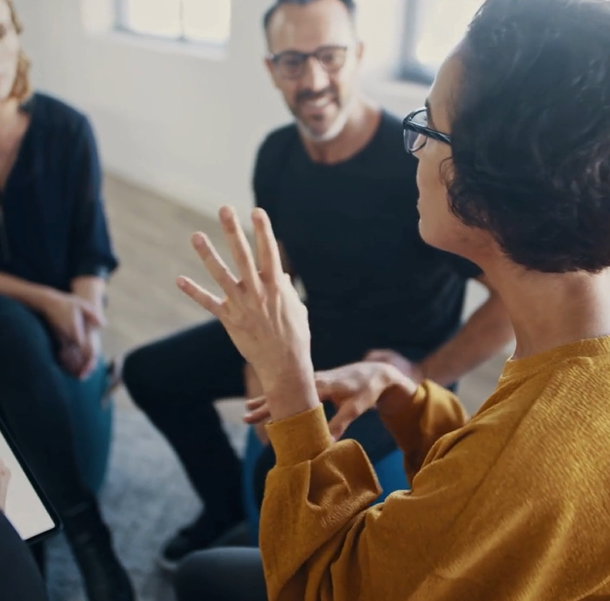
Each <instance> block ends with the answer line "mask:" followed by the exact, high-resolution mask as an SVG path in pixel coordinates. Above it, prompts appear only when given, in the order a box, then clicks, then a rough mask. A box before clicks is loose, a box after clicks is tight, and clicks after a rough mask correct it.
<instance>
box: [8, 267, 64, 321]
mask: <svg viewBox="0 0 610 601" xmlns="http://www.w3.org/2000/svg"><path fill="white" fill-rule="evenodd" d="M53 292H54V291H53V289H52V288H48V287H47V286H41V285H39V284H33V283H32V282H28V281H27V280H23V279H21V278H17V277H14V276H12V275H8V274H5V273H0V294H3V295H4V296H8V297H9V298H12V299H14V300H16V301H19V302H21V303H23V304H24V305H27V306H28V307H30V309H33V310H34V311H37V312H39V313H43V312H44V310H45V306H46V303H47V301H48V298H49V296H50V295H52V294H53Z"/></svg>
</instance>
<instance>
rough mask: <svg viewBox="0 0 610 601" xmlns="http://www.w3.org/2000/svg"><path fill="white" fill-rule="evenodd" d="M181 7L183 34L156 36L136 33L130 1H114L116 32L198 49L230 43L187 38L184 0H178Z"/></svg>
mask: <svg viewBox="0 0 610 601" xmlns="http://www.w3.org/2000/svg"><path fill="white" fill-rule="evenodd" d="M178 2H179V5H180V29H181V33H180V35H179V36H167V35H156V34H154V33H147V32H141V31H136V30H134V29H132V28H131V27H129V24H128V19H127V14H128V13H127V11H128V6H127V5H128V3H129V0H114V25H113V29H114V31H116V32H118V33H121V34H126V35H129V36H133V37H134V38H138V39H143V40H151V41H156V42H166V43H170V44H172V43H175V44H180V45H192V46H198V47H206V46H207V47H210V46H211V47H214V48H224V47H225V46H226V45H227V44H228V43H229V39H227V40H226V41H225V42H216V41H213V40H203V39H196V38H195V39H194V38H190V37H188V36H186V35H185V34H184V30H185V22H184V2H183V0H178Z"/></svg>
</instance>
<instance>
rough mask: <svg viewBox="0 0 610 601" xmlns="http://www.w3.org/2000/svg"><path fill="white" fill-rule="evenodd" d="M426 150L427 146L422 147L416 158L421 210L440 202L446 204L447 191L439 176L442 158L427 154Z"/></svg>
mask: <svg viewBox="0 0 610 601" xmlns="http://www.w3.org/2000/svg"><path fill="white" fill-rule="evenodd" d="M427 149H428V146H426V147H424V148H423V149H422V151H421V152H420V153H419V154H418V157H417V158H418V161H419V164H418V167H417V187H418V189H419V198H420V205H421V206H422V208H425V207H426V206H430V205H439V204H440V202H441V201H443V202H446V198H447V189H446V187H445V184H444V183H443V181H442V180H441V175H440V169H441V164H442V158H441V157H438V156H435V154H434V153H433V152H427Z"/></svg>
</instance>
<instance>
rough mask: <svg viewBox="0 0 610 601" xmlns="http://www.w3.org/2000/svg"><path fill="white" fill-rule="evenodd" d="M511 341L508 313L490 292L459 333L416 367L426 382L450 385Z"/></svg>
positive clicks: (498, 299)
mask: <svg viewBox="0 0 610 601" xmlns="http://www.w3.org/2000/svg"><path fill="white" fill-rule="evenodd" d="M512 338H513V328H512V325H511V323H510V319H509V317H508V313H507V312H506V309H505V308H504V305H503V303H502V301H501V300H500V298H499V297H498V296H497V295H496V294H494V293H492V294H491V296H490V297H489V299H488V300H487V301H486V302H485V303H484V304H483V305H481V307H479V309H478V310H477V311H476V312H475V313H474V314H473V315H472V316H471V317H470V319H469V320H468V321H467V322H466V323H465V324H464V326H463V327H462V328H461V329H460V331H459V332H458V333H457V334H456V335H455V336H454V337H453V338H452V339H451V340H449V342H447V343H446V344H444V345H443V346H442V347H440V348H439V349H438V350H437V351H435V352H434V353H433V354H432V355H430V356H429V357H427V358H426V359H425V360H424V361H422V362H421V363H420V364H419V368H420V370H421V372H422V375H423V376H424V377H425V378H426V379H428V380H433V381H434V382H436V383H438V384H441V385H442V386H449V385H450V384H452V383H454V382H456V381H457V380H459V379H460V378H461V377H462V376H464V375H465V374H467V373H468V372H470V371H472V370H473V369H475V368H476V367H478V366H479V365H481V363H484V362H485V361H486V360H487V359H490V358H491V357H493V356H494V355H495V354H496V353H498V352H500V351H501V350H502V349H503V348H504V346H505V345H506V344H508V343H509V342H510V341H511V340H512Z"/></svg>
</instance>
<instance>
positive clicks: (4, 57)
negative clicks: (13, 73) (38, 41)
mask: <svg viewBox="0 0 610 601" xmlns="http://www.w3.org/2000/svg"><path fill="white" fill-rule="evenodd" d="M18 58H19V42H18V41H17V40H15V41H9V40H6V42H5V44H4V47H3V49H2V52H0V60H1V61H2V63H3V65H4V66H5V68H8V67H14V68H15V69H16V68H17V59H18Z"/></svg>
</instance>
